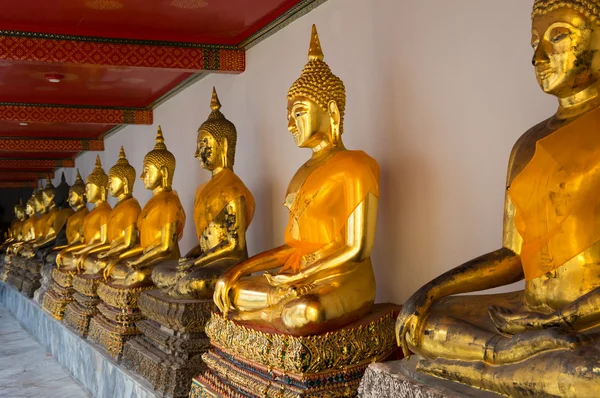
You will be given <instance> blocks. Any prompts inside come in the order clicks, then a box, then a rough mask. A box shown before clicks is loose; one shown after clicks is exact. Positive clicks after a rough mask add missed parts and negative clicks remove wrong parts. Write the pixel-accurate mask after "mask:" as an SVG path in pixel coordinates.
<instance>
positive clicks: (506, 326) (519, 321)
mask: <svg viewBox="0 0 600 398" xmlns="http://www.w3.org/2000/svg"><path fill="white" fill-rule="evenodd" d="M488 313H489V315H490V318H491V320H492V322H493V323H494V326H496V328H497V329H498V331H499V332H501V333H504V334H509V335H513V334H516V333H520V332H524V331H526V330H540V329H546V328H549V327H556V326H560V317H559V315H558V314H557V313H556V312H554V313H551V314H541V313H538V312H513V311H511V310H510V309H508V308H504V307H498V306H491V307H490V308H489V311H488Z"/></svg>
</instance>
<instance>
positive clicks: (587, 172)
mask: <svg viewBox="0 0 600 398" xmlns="http://www.w3.org/2000/svg"><path fill="white" fill-rule="evenodd" d="M508 193H509V195H510V198H511V200H512V202H513V204H514V206H515V210H516V212H515V227H516V229H517V231H518V232H519V234H520V235H521V237H522V238H523V246H522V249H521V262H522V264H523V270H524V273H525V278H526V280H531V279H535V278H537V277H539V276H541V275H544V274H545V273H547V272H551V271H553V270H555V269H556V268H558V267H560V266H562V265H563V264H565V263H566V262H568V261H569V260H571V259H572V258H574V257H575V256H577V255H578V254H580V253H581V252H583V251H585V250H586V249H587V248H589V247H590V246H592V245H593V244H595V243H596V242H598V240H600V109H598V110H594V111H592V112H589V113H588V114H586V115H584V116H582V117H580V118H579V119H577V120H575V121H573V122H571V123H570V124H568V125H566V126H564V127H562V128H561V129H559V130H557V131H555V132H554V133H552V134H550V135H549V136H547V137H546V138H543V139H541V140H539V141H538V142H537V144H536V149H535V154H534V156H533V158H532V159H531V161H530V162H529V164H528V165H527V166H526V167H525V168H524V169H523V171H522V172H521V173H520V174H519V175H518V176H517V177H516V178H515V179H514V180H513V182H512V184H511V185H510V187H509V188H508Z"/></svg>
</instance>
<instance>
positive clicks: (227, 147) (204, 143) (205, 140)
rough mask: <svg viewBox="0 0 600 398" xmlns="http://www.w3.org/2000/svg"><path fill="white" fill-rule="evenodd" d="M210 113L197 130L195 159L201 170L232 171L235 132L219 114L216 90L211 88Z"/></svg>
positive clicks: (219, 105)
mask: <svg viewBox="0 0 600 398" xmlns="http://www.w3.org/2000/svg"><path fill="white" fill-rule="evenodd" d="M210 108H211V109H212V112H211V113H210V115H209V116H208V119H207V120H206V121H205V122H204V123H202V125H201V126H200V128H198V139H197V143H196V144H197V146H196V154H195V155H194V156H195V157H196V159H198V160H199V161H200V165H201V166H202V168H204V169H206V170H209V171H213V170H215V169H217V168H220V167H225V168H229V169H232V168H233V163H234V161H235V146H236V142H237V131H236V129H235V126H234V124H233V123H231V122H230V121H229V120H227V119H226V118H225V116H224V115H223V114H222V113H221V110H220V109H221V103H220V102H219V97H218V96H217V90H216V89H215V88H214V87H213V92H212V99H211V101H210Z"/></svg>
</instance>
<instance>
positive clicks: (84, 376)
mask: <svg viewBox="0 0 600 398" xmlns="http://www.w3.org/2000/svg"><path fill="white" fill-rule="evenodd" d="M0 304H2V305H3V306H5V307H6V308H8V310H9V311H10V312H11V313H12V314H13V315H14V316H15V318H16V319H17V320H18V321H19V323H20V324H21V325H22V326H23V328H24V329H25V330H27V332H29V334H31V335H32V336H33V337H34V338H35V339H36V340H37V341H38V342H39V343H40V344H41V345H42V346H44V347H45V348H46V350H48V352H49V353H50V354H52V356H53V357H54V359H55V360H56V361H57V362H58V363H59V364H60V366H62V367H63V368H64V369H65V370H66V371H67V372H68V373H69V374H70V375H71V376H72V377H73V378H74V379H75V380H76V381H77V382H78V383H79V384H81V385H82V386H83V387H84V388H85V389H87V390H88V392H89V393H90V394H91V396H93V397H98V398H115V397H119V398H155V397H161V395H159V394H156V393H154V392H153V389H152V386H151V385H150V384H149V383H148V382H146V381H145V380H143V379H141V378H139V377H137V376H135V375H134V374H132V373H131V372H129V371H126V370H125V369H123V368H121V367H120V366H119V365H118V364H117V363H116V362H115V361H113V360H112V359H111V358H110V357H108V355H106V354H104V353H103V352H102V349H101V348H100V347H98V346H96V345H95V344H93V343H91V342H90V341H87V340H84V339H82V338H81V337H79V335H77V334H76V333H75V332H73V331H72V330H70V329H69V328H67V327H66V326H65V325H63V324H62V323H61V322H59V321H57V320H55V319H54V318H52V316H51V315H49V314H48V313H46V312H45V311H44V310H43V309H42V308H41V307H40V306H39V305H38V304H37V303H36V302H34V301H33V300H30V299H29V298H27V297H25V296H24V295H23V294H21V293H20V292H19V291H18V290H16V289H15V288H14V287H12V286H10V285H8V284H6V283H3V282H0Z"/></svg>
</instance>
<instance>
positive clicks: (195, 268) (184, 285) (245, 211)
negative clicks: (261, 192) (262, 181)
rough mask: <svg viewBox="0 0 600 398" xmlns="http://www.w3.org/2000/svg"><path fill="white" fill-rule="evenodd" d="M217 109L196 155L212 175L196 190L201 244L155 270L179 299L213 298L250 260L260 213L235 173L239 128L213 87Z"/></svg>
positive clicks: (201, 135) (154, 275)
mask: <svg viewBox="0 0 600 398" xmlns="http://www.w3.org/2000/svg"><path fill="white" fill-rule="evenodd" d="M210 107H211V109H212V112H211V114H210V116H209V117H208V120H207V121H205V122H204V123H203V124H202V125H201V126H200V128H199V129H198V140H197V148H196V154H195V157H196V158H197V159H198V160H199V161H200V165H201V166H202V168H204V169H205V170H208V171H210V172H211V173H212V178H211V179H210V181H209V182H207V183H206V184H202V185H200V186H199V187H198V189H197V191H196V196H195V199H194V222H195V224H196V235H197V236H198V243H199V244H198V246H196V247H195V248H193V249H192V250H190V252H189V253H188V254H186V255H185V257H183V258H180V259H179V261H170V262H165V263H162V264H160V265H158V266H157V267H155V268H154V271H153V272H152V280H153V281H154V284H155V285H156V286H157V287H159V288H160V289H161V290H163V292H164V293H167V294H169V295H171V296H173V297H181V298H183V297H185V298H196V299H209V298H212V296H213V293H214V286H215V283H216V281H217V278H218V277H219V276H221V274H223V272H224V271H226V270H227V269H229V268H231V267H232V266H233V265H235V264H237V263H239V262H240V261H242V260H245V259H247V258H248V250H247V248H246V229H247V228H248V226H249V225H250V222H251V221H252V217H253V215H254V208H255V204H254V198H253V196H252V194H251V193H250V191H249V190H248V188H246V186H245V185H244V183H243V182H242V180H240V179H239V177H238V176H237V175H236V174H235V173H234V172H233V163H234V159H235V148H236V141H237V131H236V129H235V126H234V125H233V123H231V122H230V121H229V120H227V119H226V118H225V116H224V115H223V114H222V113H221V111H220V109H221V103H220V102H219V98H218V97H217V92H216V90H215V89H214V88H213V94H212V100H211V104H210Z"/></svg>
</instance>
